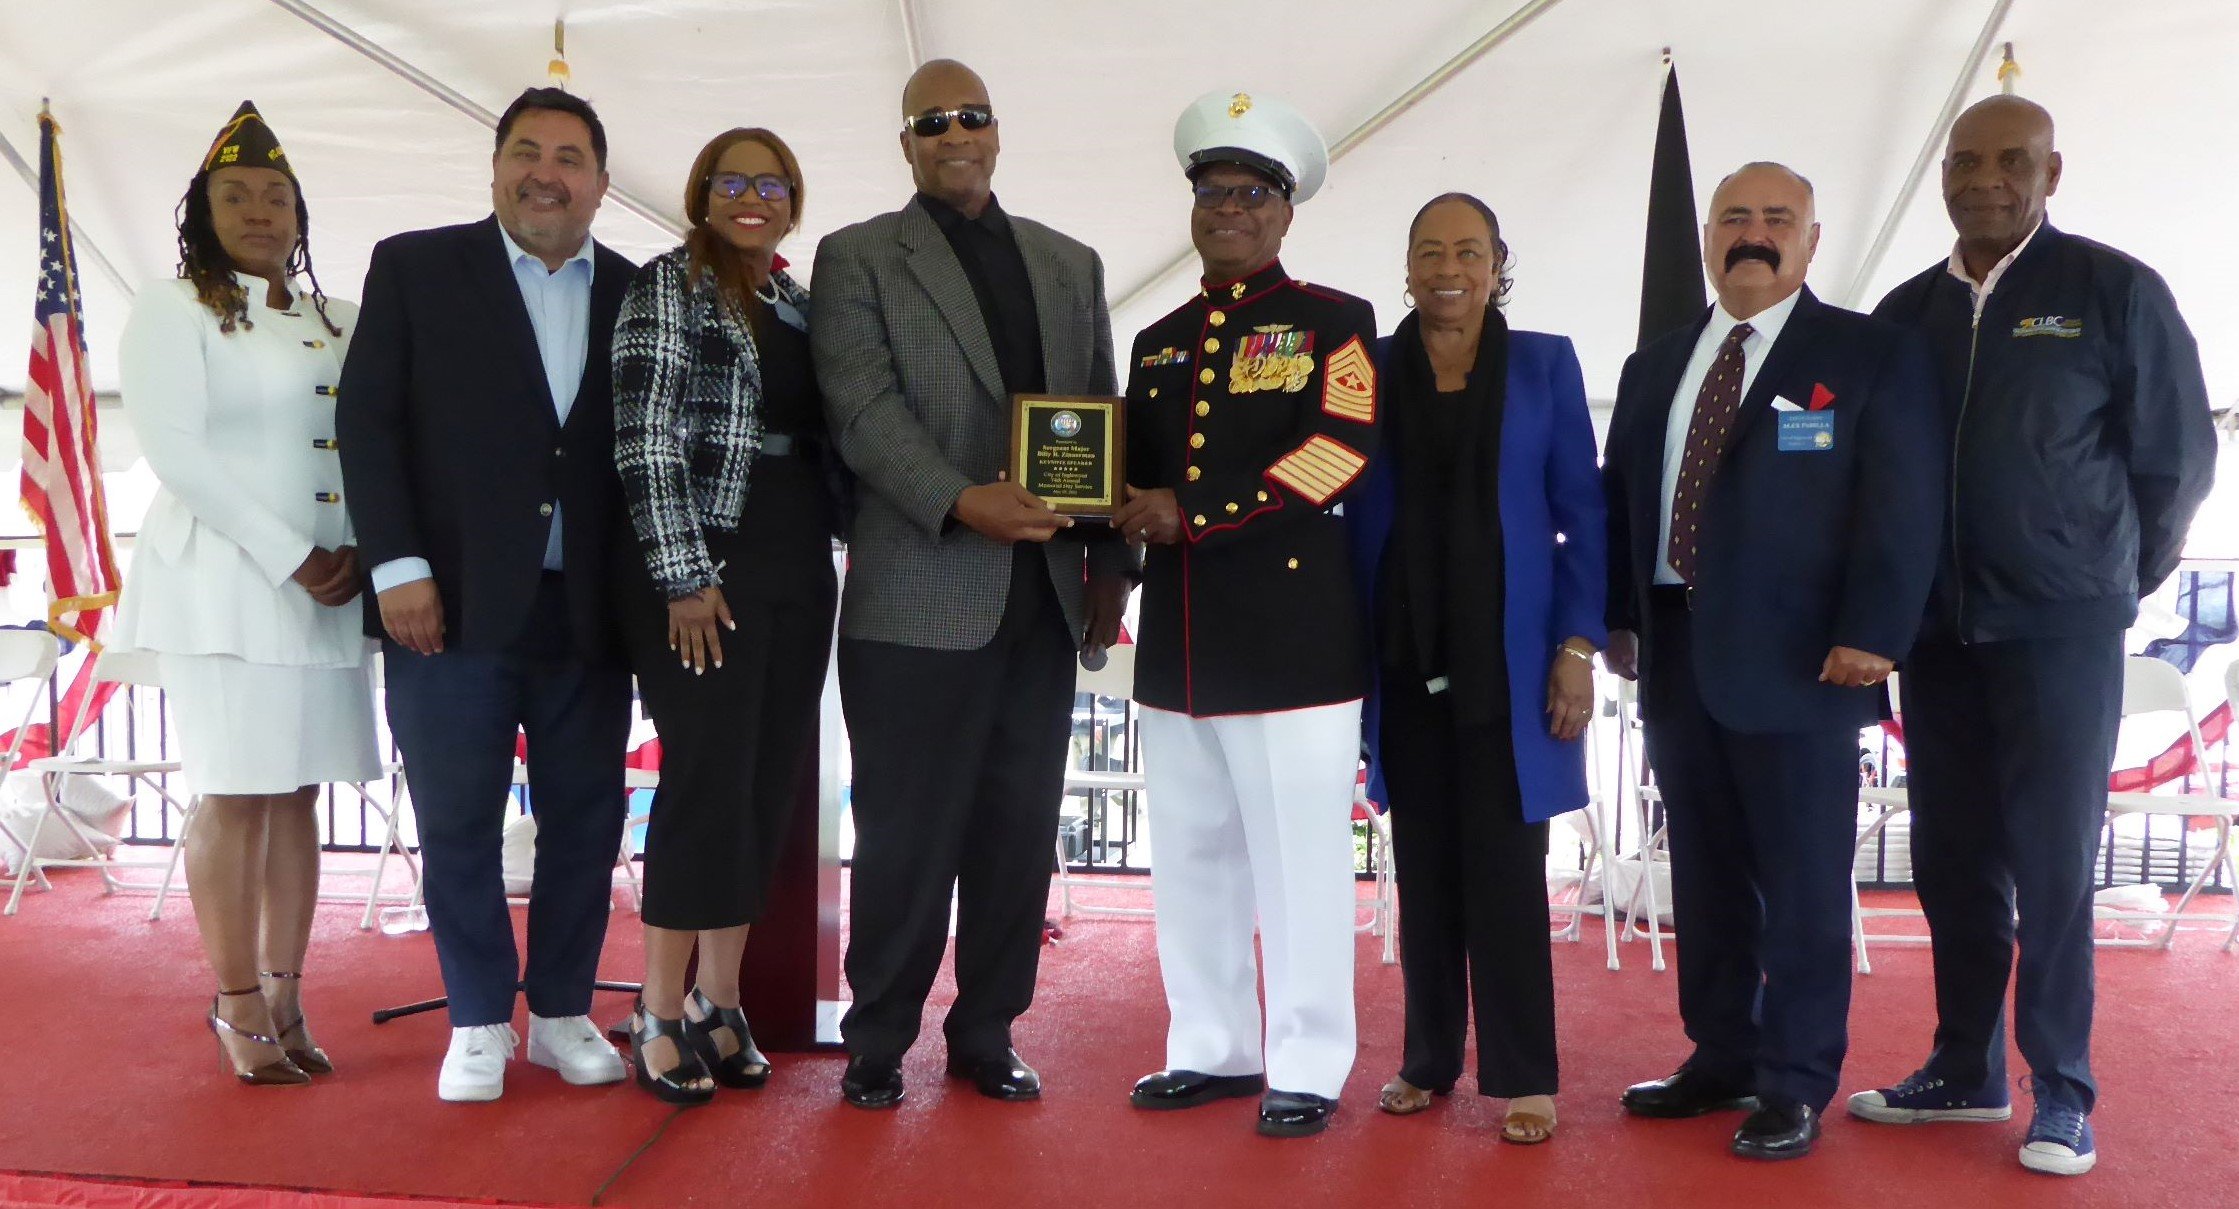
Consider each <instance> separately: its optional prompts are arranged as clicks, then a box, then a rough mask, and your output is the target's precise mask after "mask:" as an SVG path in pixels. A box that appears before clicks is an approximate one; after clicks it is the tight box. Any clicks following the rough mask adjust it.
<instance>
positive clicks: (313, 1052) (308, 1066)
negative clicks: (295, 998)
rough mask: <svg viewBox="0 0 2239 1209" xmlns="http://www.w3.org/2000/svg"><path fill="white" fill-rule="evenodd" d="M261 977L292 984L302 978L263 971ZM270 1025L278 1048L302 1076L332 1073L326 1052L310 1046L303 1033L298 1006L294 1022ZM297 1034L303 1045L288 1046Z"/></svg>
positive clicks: (297, 972) (296, 974) (300, 974)
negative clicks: (278, 1039)
mask: <svg viewBox="0 0 2239 1209" xmlns="http://www.w3.org/2000/svg"><path fill="white" fill-rule="evenodd" d="M262 976H263V977H265V978H276V979H283V980H286V981H291V982H293V981H300V980H301V979H302V978H303V971H301V970H265V971H263V974H262ZM272 1024H273V1029H272V1031H273V1032H275V1033H278V1034H279V1035H280V1048H281V1049H282V1050H284V1051H286V1053H287V1055H288V1061H290V1062H293V1063H295V1064H296V1066H297V1067H298V1068H300V1069H301V1070H302V1071H303V1073H304V1074H307V1075H331V1074H333V1073H334V1060H333V1059H331V1058H329V1057H327V1052H326V1051H325V1050H323V1049H320V1048H319V1047H318V1046H316V1045H313V1044H311V1034H310V1033H308V1032H305V1031H304V1028H303V1011H302V1009H301V1007H300V1005H299V1006H298V1008H297V1010H296V1014H295V1019H294V1020H291V1021H289V1022H288V1023H286V1024H281V1023H280V1022H279V1021H277V1020H275V1021H273V1022H272ZM299 1033H300V1034H302V1041H303V1044H301V1045H289V1044H288V1042H287V1039H288V1038H289V1037H292V1036H295V1035H297V1034H299Z"/></svg>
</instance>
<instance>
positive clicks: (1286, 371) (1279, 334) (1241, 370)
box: [1228, 324, 1314, 395]
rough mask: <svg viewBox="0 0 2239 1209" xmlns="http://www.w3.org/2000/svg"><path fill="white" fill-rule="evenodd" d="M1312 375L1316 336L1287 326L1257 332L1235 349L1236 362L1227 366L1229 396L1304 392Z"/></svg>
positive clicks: (1245, 338)
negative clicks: (1255, 392)
mask: <svg viewBox="0 0 2239 1209" xmlns="http://www.w3.org/2000/svg"><path fill="white" fill-rule="evenodd" d="M1313 376H1314V333H1312V332H1302V331H1296V330H1293V329H1291V328H1290V327H1289V325H1287V324H1285V325H1280V326H1279V327H1278V329H1277V330H1272V331H1255V332H1253V333H1252V334H1251V335H1249V336H1246V337H1244V339H1243V341H1242V342H1241V343H1239V344H1238V345H1237V346H1236V359H1235V360H1234V361H1231V362H1229V363H1228V393H1230V394H1232V395H1248V394H1251V393H1253V392H1254V391H1262V390H1279V391H1284V392H1286V393H1288V392H1295V391H1301V390H1304V389H1306V383H1307V382H1308V380H1310V379H1311V378H1313Z"/></svg>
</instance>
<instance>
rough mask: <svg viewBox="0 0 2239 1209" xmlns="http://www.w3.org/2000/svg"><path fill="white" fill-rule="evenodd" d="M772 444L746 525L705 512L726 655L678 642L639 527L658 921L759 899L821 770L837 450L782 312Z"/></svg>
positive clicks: (745, 911)
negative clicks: (703, 661)
mask: <svg viewBox="0 0 2239 1209" xmlns="http://www.w3.org/2000/svg"><path fill="white" fill-rule="evenodd" d="M754 336H755V343H756V346H757V351H758V353H759V357H760V368H761V375H762V427H763V432H764V433H765V434H775V435H779V436H782V437H785V438H789V439H790V441H791V443H792V448H791V450H790V451H788V452H785V453H782V454H772V453H770V452H768V451H766V450H765V452H764V453H762V454H761V455H759V456H757V457H756V458H755V459H754V461H753V464H752V465H751V467H750V468H749V469H748V472H747V494H746V502H745V504H744V505H743V507H742V508H741V510H740V515H739V517H738V520H737V524H736V527H735V528H734V529H732V530H731V531H728V532H726V531H724V530H722V529H719V528H716V527H714V526H711V525H704V524H703V525H702V526H701V529H702V536H703V538H704V540H705V541H706V542H707V547H708V555H709V557H710V558H711V559H712V560H714V562H715V564H716V566H717V567H718V568H720V574H721V575H722V578H723V583H722V591H723V599H724V601H725V602H726V603H727V604H728V605H729V606H730V610H731V617H732V620H733V621H735V622H736V623H737V625H738V628H737V629H735V630H729V631H723V632H722V633H721V650H722V666H721V667H709V668H708V669H707V671H706V672H705V673H704V674H700V675H695V674H693V673H692V671H691V670H690V669H688V668H685V667H684V666H682V664H681V663H680V662H679V660H678V657H677V653H676V652H675V651H672V650H670V649H669V644H668V602H667V599H666V598H665V597H664V596H663V595H662V594H661V592H660V590H659V589H658V588H657V587H655V585H654V583H653V579H652V576H651V575H650V574H649V573H648V572H647V571H646V569H645V560H644V559H643V558H642V557H640V556H639V552H638V549H637V546H636V544H635V543H628V542H626V543H619V544H620V545H621V546H622V547H623V548H624V549H625V550H626V551H627V552H628V554H629V558H628V565H627V566H625V567H624V568H622V582H623V583H625V584H627V585H628V587H627V589H626V590H625V591H624V592H623V593H622V597H623V607H622V614H623V617H622V620H623V627H624V632H625V637H626V641H627V643H628V647H629V653H630V663H631V666H632V668H633V669H634V670H635V671H636V673H637V679H638V694H639V696H640V697H641V698H642V699H643V700H644V702H645V709H646V712H647V713H648V714H649V715H651V717H652V719H653V725H654V728H655V730H656V731H657V732H658V733H659V735H660V740H661V784H660V788H659V789H657V790H656V791H655V792H654V796H653V815H652V819H651V820H650V821H649V822H648V824H647V826H646V837H645V910H644V918H645V922H646V923H647V924H650V925H652V926H653V927H657V928H673V929H677V930H680V931H698V930H710V929H717V928H729V927H735V926H737V925H740V924H749V923H753V922H754V921H755V920H756V919H758V918H759V917H760V915H761V913H762V906H763V900H764V896H765V894H766V893H767V891H768V888H769V881H770V875H771V873H772V872H773V871H774V869H775V867H776V859H777V854H778V851H779V849H780V847H781V846H782V845H783V843H784V840H785V837H786V833H787V829H788V827H789V826H790V825H791V823H792V818H793V807H794V804H795V803H796V802H797V801H798V800H799V799H800V797H801V796H802V791H803V788H804V786H805V783H806V781H805V779H806V778H808V777H810V776H811V775H813V770H814V767H815V764H814V760H813V756H814V752H813V750H812V746H811V744H810V743H809V737H810V736H811V735H812V734H813V733H814V732H815V722H816V718H817V711H818V703H819V701H820V700H821V698H822V696H823V692H824V679H825V669H826V667H827V665H828V663H829V660H830V656H831V649H832V617H833V611H834V610H835V609H836V608H837V606H838V587H837V580H836V577H835V575H834V574H833V570H832V534H833V532H834V528H835V510H836V506H835V503H834V500H833V495H832V491H831V488H830V482H831V479H830V477H829V476H828V474H827V470H828V466H827V462H828V461H829V459H831V458H833V457H835V456H837V455H835V454H834V453H833V452H832V451H831V448H830V443H829V442H828V441H827V440H826V437H825V427H824V408H823V405H822V401H821V399H820V398H819V396H818V394H817V390H816V377H815V372H814V367H813V366H812V365H811V363H810V360H809V343H808V337H807V336H806V335H805V334H804V333H802V332H800V331H797V330H795V329H794V328H792V327H790V326H788V325H786V324H785V323H782V322H779V321H777V320H776V319H774V318H773V319H771V320H770V321H769V322H766V323H763V324H760V325H758V326H757V328H756V330H755V333H754Z"/></svg>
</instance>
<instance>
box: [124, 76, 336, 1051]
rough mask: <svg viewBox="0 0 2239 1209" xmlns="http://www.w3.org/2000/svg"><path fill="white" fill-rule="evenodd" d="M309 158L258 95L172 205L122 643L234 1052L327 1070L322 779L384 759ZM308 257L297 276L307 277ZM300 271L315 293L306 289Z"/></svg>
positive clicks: (128, 401) (144, 388)
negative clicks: (312, 1018)
mask: <svg viewBox="0 0 2239 1209" xmlns="http://www.w3.org/2000/svg"><path fill="white" fill-rule="evenodd" d="M308 222H309V217H308V214H307V212H306V210H305V208H304V204H303V199H302V195H301V193H300V192H299V191H298V189H297V185H296V179H295V173H294V170H293V169H292V168H290V167H289V165H288V160H287V156H286V154H285V153H284V152H282V150H281V148H280V144H279V141H278V140H277V139H276V138H274V137H273V134H272V132H271V130H270V129H269V128H268V127H267V126H266V125H265V124H264V120H263V118H262V117H260V116H259V115H258V114H257V112H256V108H255V107H254V106H253V105H251V104H249V103H248V102H246V101H244V102H242V104H241V108H240V110H239V112H237V113H236V114H235V115H234V117H233V120H232V121H230V122H228V123H227V124H226V126H225V128H224V129H223V130H221V131H220V132H219V134H218V138H217V141H216V142H215V143H213V144H212V145H211V148H210V151H209V154H208V155H207V156H205V157H204V159H203V164H202V169H201V171H199V172H197V173H196V174H195V177H194V181H193V183H192V184H191V185H190V186H189V187H188V189H187V194H186V197H185V198H184V199H183V200H182V201H181V202H180V205H179V260H180V264H179V278H178V279H177V280H174V281H167V282H162V283H160V284H158V285H156V286H154V287H151V288H150V289H148V290H147V291H145V292H144V293H142V294H141V295H140V297H139V299H138V300H137V302H135V304H134V306H133V309H132V318H131V320H130V322H128V323H127V324H126V325H125V331H124V342H123V377H124V409H125V415H126V416H127V417H128V418H129V419H130V420H131V422H132V426H133V428H134V430H135V431H136V432H137V433H138V434H139V437H140V444H141V448H142V449H143V451H144V452H145V453H146V455H147V459H148V464H149V466H150V467H151V468H152V469H153V470H154V471H155V475H156V478H157V479H158V480H159V481H160V483H161V485H162V489H161V490H160V491H159V492H157V494H156V497H155V501H154V503H153V504H151V505H150V506H149V509H148V515H147V518H146V520H144V521H143V522H142V523H141V526H140V536H139V540H138V542H137V544H136V545H135V547H134V550H133V557H132V567H131V570H130V572H129V573H128V574H127V575H126V577H125V586H124V595H123V600H122V607H121V609H120V615H119V617H118V622H117V631H116V633H115V634H114V635H113V636H112V639H111V641H112V642H113V643H114V644H115V645H117V646H119V647H122V648H130V649H139V650H148V651H153V652H156V654H157V667H158V672H159V675H160V677H161V679H162V682H163V687H164V690H165V692H166V693H167V694H168V695H169V698H170V701H171V706H172V712H173V716H174V717H175V718H176V719H177V721H178V728H179V744H180V748H181V763H182V765H183V767H184V771H185V776H186V779H187V782H188V785H189V787H190V788H192V789H193V790H194V792H195V793H197V794H198V795H199V796H200V798H201V800H202V806H201V810H200V813H199V815H198V816H197V820H196V823H195V826H194V829H193V833H192V834H191V835H190V836H189V837H187V854H186V863H187V876H188V879H189V881H190V883H191V885H192V887H193V899H194V913H195V920H196V923H197V924H198V926H199V928H200V930H201V933H202V947H203V951H204V953H205V954H206V955H207V956H208V958H209V960H210V965H211V967H212V969H213V971H214V972H215V974H216V975H217V980H218V994H217V997H216V998H215V999H214V1000H213V1002H212V1004H211V1007H210V1014H209V1025H210V1031H211V1032H212V1033H213V1034H214V1035H216V1037H217V1041H218V1047H219V1050H220V1056H221V1058H222V1059H223V1062H224V1066H225V1068H226V1069H227V1070H228V1071H230V1072H232V1073H233V1074H234V1076H235V1077H237V1078H239V1079H240V1080H241V1081H242V1082H244V1083H249V1084H255V1085H267V1086H268V1085H293V1086H300V1085H302V1084H304V1083H308V1082H309V1081H310V1079H311V1076H312V1075H314V1074H324V1073H327V1072H330V1071H332V1070H333V1069H334V1068H333V1065H332V1064H331V1063H330V1062H329V1061H328V1060H327V1056H326V1054H325V1053H324V1052H323V1051H321V1050H320V1049H319V1047H318V1046H317V1045H316V1044H314V1043H313V1042H312V1040H311V1034H310V1031H309V1030H308V1029H307V1028H306V1027H305V1025H304V1021H303V1009H302V1006H301V1002H300V999H299V995H298V980H299V979H300V978H301V977H302V970H303V957H304V951H305V949H306V948H307V947H308V945H309V942H310V932H311V913H312V909H313V907H314V906H315V905H316V904H317V898H318V882H319V834H318V824H317V821H316V818H315V816H314V814H313V812H312V806H313V801H314V799H315V797H316V795H317V792H318V786H319V785H321V784H322V783H325V782H329V781H366V780H371V779H373V778H375V777H377V776H379V775H380V759H379V754H378V753H377V752H376V751H375V748H374V740H373V694H372V684H371V680H370V676H369V671H368V664H367V644H366V640H365V638H364V636H363V632H362V630H361V623H360V618H359V616H358V610H356V609H346V608H344V607H342V606H344V605H347V604H349V603H350V601H351V600H352V599H353V598H354V597H356V595H357V593H358V585H359V577H358V565H357V556H356V553H355V551H354V549H353V539H352V537H351V533H350V520H349V513H348V512H347V511H345V510H344V508H343V506H342V470H341V467H340V464H339V462H338V461H337V459H336V457H335V436H334V400H335V383H337V382H338V381H340V380H341V373H342V355H343V352H344V349H345V347H346V344H347V339H348V336H349V332H350V329H351V327H352V326H353V325H354V323H355V321H356V318H357V308H356V307H354V306H351V305H350V304H349V303H345V302H339V301H330V300H329V299H327V298H326V297H325V295H324V293H323V292H322V291H321V290H320V289H319V286H318V280H317V278H316V277H315V276H313V275H311V272H310V266H311V257H310V249H309V245H308V243H307V242H306V240H305V230H306V228H307V226H308ZM298 274H301V277H302V279H301V280H299V278H298ZM306 285H307V286H308V289H307V290H306V288H305V287H306Z"/></svg>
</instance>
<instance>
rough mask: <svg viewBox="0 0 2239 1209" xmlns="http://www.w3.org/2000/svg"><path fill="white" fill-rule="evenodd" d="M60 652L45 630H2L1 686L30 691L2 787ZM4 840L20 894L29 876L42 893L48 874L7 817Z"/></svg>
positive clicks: (2, 762) (0, 769)
mask: <svg viewBox="0 0 2239 1209" xmlns="http://www.w3.org/2000/svg"><path fill="white" fill-rule="evenodd" d="M60 650H61V645H60V644H59V643H57V642H56V641H55V640H54V635H53V634H50V633H48V632H47V631H45V630H0V686H24V687H28V688H29V689H30V691H29V692H27V693H26V694H25V701H24V706H23V714H22V716H20V717H18V718H17V719H16V725H15V737H14V738H13V739H12V740H10V741H9V743H8V750H7V754H6V755H5V756H4V757H0V786H5V785H6V784H7V780H8V774H9V773H11V772H13V771H15V766H16V757H17V756H18V755H19V754H21V753H22V751H23V736H24V732H25V731H27V730H29V729H30V728H31V719H32V717H33V716H34V715H36V714H37V713H38V712H39V706H40V704H41V703H42V702H43V701H45V700H46V694H45V693H44V692H41V691H39V690H40V689H41V688H42V687H44V686H45V684H46V682H47V677H49V676H51V675H53V674H54V664H55V660H56V659H57V658H58V657H59V654H58V653H59V652H60ZM34 838H36V837H34ZM0 839H4V840H6V841H7V843H8V845H9V846H10V847H11V848H12V849H14V851H15V852H16V854H17V855H16V858H15V861H16V866H17V867H16V869H15V870H14V872H15V874H16V882H17V888H16V894H18V895H20V894H21V893H22V892H23V891H22V882H23V878H24V875H26V874H29V875H30V877H31V878H32V879H33V880H35V881H37V882H38V884H39V888H40V889H41V890H45V889H47V888H48V886H47V875H46V874H45V873H43V872H41V871H40V870H39V862H38V861H36V860H34V859H32V855H31V854H32V848H31V845H30V844H29V843H27V842H25V840H24V838H23V837H22V836H20V835H17V834H16V833H15V832H14V831H13V830H11V829H10V828H9V827H8V824H7V821H6V820H5V819H4V818H0ZM12 904H13V900H12V899H11V905H10V907H9V910H8V913H9V914H11V915H13V914H14V913H15V909H14V906H13V905H12Z"/></svg>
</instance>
